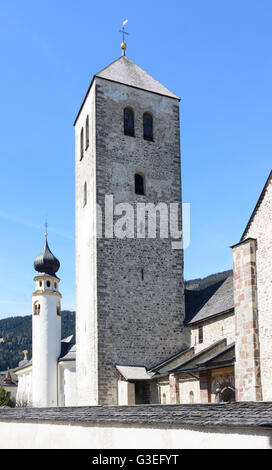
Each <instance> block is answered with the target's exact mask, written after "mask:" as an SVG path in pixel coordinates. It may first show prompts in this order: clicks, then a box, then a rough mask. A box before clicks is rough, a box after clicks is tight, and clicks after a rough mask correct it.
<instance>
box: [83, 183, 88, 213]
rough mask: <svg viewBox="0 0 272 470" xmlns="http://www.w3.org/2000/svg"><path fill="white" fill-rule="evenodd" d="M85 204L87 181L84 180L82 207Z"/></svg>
mask: <svg viewBox="0 0 272 470" xmlns="http://www.w3.org/2000/svg"><path fill="white" fill-rule="evenodd" d="M86 204H87V183H86V181H85V183H84V189H83V207H85V206H86Z"/></svg>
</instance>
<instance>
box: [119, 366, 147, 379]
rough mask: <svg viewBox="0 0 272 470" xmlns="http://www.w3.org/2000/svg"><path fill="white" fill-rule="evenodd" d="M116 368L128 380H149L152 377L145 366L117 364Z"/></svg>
mask: <svg viewBox="0 0 272 470" xmlns="http://www.w3.org/2000/svg"><path fill="white" fill-rule="evenodd" d="M116 369H117V370H118V372H120V374H121V375H122V376H123V377H124V378H125V379H126V380H148V379H150V378H151V375H149V374H148V373H147V372H146V368H145V367H136V366H116Z"/></svg>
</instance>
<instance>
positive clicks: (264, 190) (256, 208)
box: [240, 170, 272, 241]
mask: <svg viewBox="0 0 272 470" xmlns="http://www.w3.org/2000/svg"><path fill="white" fill-rule="evenodd" d="M271 179H272V170H271V171H270V173H269V175H268V178H267V180H266V183H265V185H264V187H263V190H262V192H261V194H260V197H259V199H258V201H257V204H256V206H255V207H254V210H253V212H252V214H251V216H250V219H249V221H248V223H247V226H246V228H245V230H244V232H243V235H242V236H241V239H240V241H242V240H244V239H245V237H246V234H247V232H248V230H249V228H250V225H251V224H252V222H253V219H254V217H255V214H256V213H257V211H258V209H259V207H260V205H261V203H262V202H263V198H264V196H265V194H266V190H267V188H268V186H269V184H270V182H271Z"/></svg>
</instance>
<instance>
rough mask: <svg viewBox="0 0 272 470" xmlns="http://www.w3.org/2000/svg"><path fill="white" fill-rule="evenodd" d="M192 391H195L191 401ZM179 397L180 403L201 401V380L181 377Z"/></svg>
mask: <svg viewBox="0 0 272 470" xmlns="http://www.w3.org/2000/svg"><path fill="white" fill-rule="evenodd" d="M190 392H193V394H194V395H193V399H194V401H191V397H190ZM179 399H180V403H201V399H200V387H199V380H195V379H193V378H191V379H180V380H179Z"/></svg>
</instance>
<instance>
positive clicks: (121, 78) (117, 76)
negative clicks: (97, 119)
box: [74, 56, 180, 125]
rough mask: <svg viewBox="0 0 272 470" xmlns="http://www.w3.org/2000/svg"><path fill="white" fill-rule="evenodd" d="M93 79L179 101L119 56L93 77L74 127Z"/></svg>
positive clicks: (143, 72) (162, 86) (126, 59)
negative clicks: (100, 79) (101, 79)
mask: <svg viewBox="0 0 272 470" xmlns="http://www.w3.org/2000/svg"><path fill="white" fill-rule="evenodd" d="M95 77H98V78H103V79H105V80H110V81H112V82H116V83H122V84H123V85H128V86H131V87H134V88H138V89H141V90H146V91H150V92H152V93H156V94H158V95H163V96H168V97H169V98H174V99H176V100H180V98H179V97H178V96H177V95H175V94H174V93H172V92H171V91H170V90H168V88H166V87H165V86H164V85H162V84H161V83H160V82H158V81H157V80H155V78H153V77H152V76H151V75H149V73H147V72H145V71H144V70H143V69H141V67H139V66H138V65H136V64H135V63H134V62H132V60H130V59H128V57H126V56H121V57H119V58H118V59H117V60H115V61H114V62H112V63H111V64H110V65H108V66H107V67H105V68H104V69H103V70H100V72H98V73H96V74H95V75H94V76H93V78H92V81H91V84H90V86H89V88H88V90H87V93H86V95H85V98H84V100H83V102H82V105H81V107H80V109H79V112H78V114H77V117H76V119H75V122H74V125H75V124H76V122H77V119H78V117H79V115H80V113H81V110H82V108H83V106H84V103H85V101H86V98H87V96H88V94H89V91H90V89H91V87H92V84H93V82H94V79H95Z"/></svg>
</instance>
